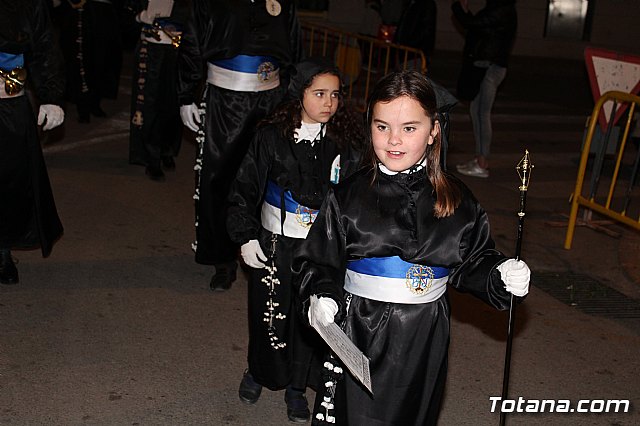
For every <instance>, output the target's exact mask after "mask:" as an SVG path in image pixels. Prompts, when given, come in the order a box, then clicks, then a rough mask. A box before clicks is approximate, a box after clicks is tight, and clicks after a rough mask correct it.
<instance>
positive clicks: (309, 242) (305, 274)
mask: <svg viewBox="0 0 640 426" xmlns="http://www.w3.org/2000/svg"><path fill="white" fill-rule="evenodd" d="M346 258H347V255H346V234H345V231H344V228H343V226H342V222H341V219H340V207H339V205H338V202H337V201H336V198H335V196H334V192H333V190H332V189H330V190H329V192H328V193H327V195H326V197H325V199H324V202H323V203H322V207H321V208H320V212H319V213H318V216H317V217H316V220H315V221H314V222H313V226H312V227H311V229H310V230H309V234H308V235H307V239H306V240H305V242H304V243H303V244H302V247H301V249H300V251H299V252H298V253H297V254H296V255H294V260H293V265H292V270H293V274H294V277H296V285H297V288H299V289H300V295H301V296H302V298H301V299H302V300H303V301H304V306H303V308H304V312H306V311H307V309H308V307H309V306H308V304H309V297H311V296H312V295H314V294H315V295H317V296H318V297H331V298H332V299H333V300H335V301H336V303H337V304H338V307H339V308H340V312H339V313H338V315H337V319H339V318H340V316H341V315H342V314H343V313H344V302H343V300H344V297H343V296H344V291H343V285H344V275H345V271H346ZM304 318H306V314H305V315H304Z"/></svg>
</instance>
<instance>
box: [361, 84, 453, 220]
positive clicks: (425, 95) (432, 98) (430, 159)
mask: <svg viewBox="0 0 640 426" xmlns="http://www.w3.org/2000/svg"><path fill="white" fill-rule="evenodd" d="M401 96H407V97H409V98H411V99H413V100H415V101H417V102H418V103H419V104H420V106H422V109H423V110H424V112H425V114H426V115H427V117H429V118H430V119H431V123H432V124H433V125H434V126H436V125H439V122H440V119H439V114H438V109H437V105H436V95H435V92H434V90H433V87H432V86H431V83H430V82H429V80H427V78H426V77H425V76H424V75H422V74H420V73H419V72H417V71H397V72H392V73H390V74H388V75H386V76H384V77H383V78H382V79H380V81H378V83H377V84H376V86H375V87H374V88H373V91H372V93H371V96H370V97H369V101H368V102H367V111H366V124H367V139H368V146H367V152H366V153H365V156H364V161H365V162H368V163H369V164H370V166H371V167H373V170H374V179H375V176H376V174H377V170H378V163H379V160H378V158H377V156H376V154H375V151H374V149H373V141H372V138H371V122H372V120H373V118H372V115H373V107H374V106H375V105H376V104H377V103H378V102H391V101H393V100H394V99H397V98H399V97H401ZM441 149H442V128H440V131H439V132H438V134H437V135H436V137H435V138H434V141H433V144H431V145H427V151H426V153H425V155H426V159H427V177H428V178H429V182H431V185H432V186H433V188H434V191H435V196H436V202H435V205H434V208H433V209H434V214H435V216H436V217H437V218H442V217H447V216H450V215H452V214H453V212H454V210H455V209H456V207H458V205H460V201H461V199H462V192H461V189H460V187H459V186H458V185H457V184H456V183H455V182H454V181H453V180H452V179H450V178H449V177H448V175H447V174H446V173H445V172H444V170H443V169H442V165H441V164H440V158H441V156H440V150H441Z"/></svg>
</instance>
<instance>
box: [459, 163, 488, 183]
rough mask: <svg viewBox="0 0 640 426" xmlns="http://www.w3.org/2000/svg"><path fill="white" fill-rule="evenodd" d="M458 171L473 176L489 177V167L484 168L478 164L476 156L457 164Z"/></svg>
mask: <svg viewBox="0 0 640 426" xmlns="http://www.w3.org/2000/svg"><path fill="white" fill-rule="evenodd" d="M456 169H457V170H458V173H460V174H463V175H466V176H473V177H479V178H488V177H489V169H483V168H482V167H480V166H479V165H478V160H476V159H475V158H474V159H473V160H471V161H469V162H467V163H464V164H458V165H457V166H456Z"/></svg>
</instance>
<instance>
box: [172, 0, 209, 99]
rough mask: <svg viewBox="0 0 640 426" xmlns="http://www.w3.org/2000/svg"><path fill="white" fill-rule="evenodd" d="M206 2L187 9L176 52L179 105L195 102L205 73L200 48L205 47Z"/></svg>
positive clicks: (194, 4)
mask: <svg viewBox="0 0 640 426" xmlns="http://www.w3.org/2000/svg"><path fill="white" fill-rule="evenodd" d="M208 16H209V10H208V9H207V2H204V1H201V0H194V1H192V2H191V7H190V8H189V14H188V18H187V20H186V23H185V25H184V29H183V32H182V39H181V41H180V50H179V52H178V83H177V85H176V88H177V91H178V101H179V102H180V105H189V104H192V103H194V102H196V99H197V97H198V95H197V92H198V90H199V88H200V87H201V85H202V80H203V78H204V75H205V72H206V68H205V67H206V62H205V60H204V59H203V57H202V48H201V46H206V40H205V39H204V35H203V33H204V34H206V28H207V27H206V25H207V22H208Z"/></svg>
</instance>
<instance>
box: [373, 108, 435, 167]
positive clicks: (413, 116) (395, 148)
mask: <svg viewBox="0 0 640 426" xmlns="http://www.w3.org/2000/svg"><path fill="white" fill-rule="evenodd" d="M439 130H440V126H438V125H434V124H433V123H432V122H431V119H430V118H429V117H428V116H427V114H426V112H425V110H424V109H422V106H421V105H420V103H419V102H418V101H416V100H415V99H411V98H410V97H408V96H401V97H399V98H396V99H394V100H392V101H391V102H378V103H376V104H375V105H374V107H373V116H372V120H371V139H372V141H373V150H374V151H375V153H376V156H377V157H378V159H379V160H380V162H382V164H384V165H385V166H386V167H387V168H388V169H389V170H392V171H394V172H401V171H403V170H407V169H408V168H410V167H411V166H413V165H415V164H416V163H417V162H419V161H420V160H421V159H422V157H423V156H424V154H425V152H426V150H427V145H431V144H432V143H433V141H434V138H435V136H436V135H437V134H438V132H439Z"/></svg>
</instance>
